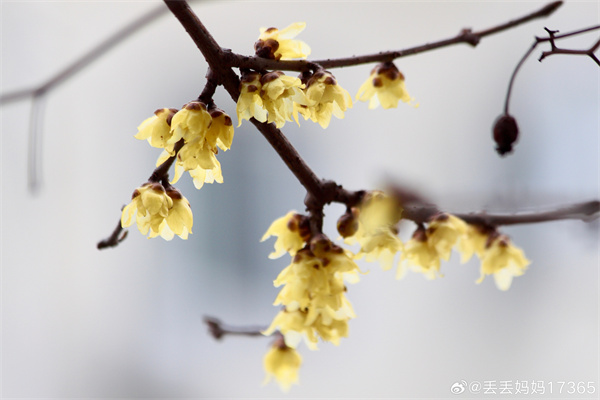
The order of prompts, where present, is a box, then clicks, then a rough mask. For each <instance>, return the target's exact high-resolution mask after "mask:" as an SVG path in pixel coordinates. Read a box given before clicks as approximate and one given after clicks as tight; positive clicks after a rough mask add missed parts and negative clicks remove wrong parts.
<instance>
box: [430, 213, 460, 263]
mask: <svg viewBox="0 0 600 400" xmlns="http://www.w3.org/2000/svg"><path fill="white" fill-rule="evenodd" d="M466 234H467V224H466V223H465V222H464V221H463V220H462V219H460V218H457V217H455V216H454V215H450V214H446V213H440V214H438V215H436V216H434V217H433V218H432V221H431V223H430V224H429V226H428V228H427V241H428V242H429V245H430V246H431V247H433V248H434V249H435V250H436V252H437V253H438V254H439V256H440V258H442V259H444V260H446V261H448V260H449V259H450V253H451V252H452V248H453V247H454V246H455V245H456V244H457V242H458V240H459V239H460V238H461V237H462V236H464V235H466Z"/></svg>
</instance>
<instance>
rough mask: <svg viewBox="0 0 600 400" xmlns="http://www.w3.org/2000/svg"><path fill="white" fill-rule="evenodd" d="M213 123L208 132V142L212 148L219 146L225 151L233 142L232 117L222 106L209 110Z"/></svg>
mask: <svg viewBox="0 0 600 400" xmlns="http://www.w3.org/2000/svg"><path fill="white" fill-rule="evenodd" d="M209 114H210V118H211V123H210V126H209V127H208V131H207V132H206V142H207V144H208V146H209V147H210V148H211V149H216V148H217V147H218V148H220V149H221V150H223V151H227V150H229V149H230V148H231V144H232V143H233V133H234V132H233V123H232V122H231V118H230V117H229V115H227V114H226V113H225V112H224V111H223V110H221V109H220V108H216V107H215V108H211V109H210V110H209Z"/></svg>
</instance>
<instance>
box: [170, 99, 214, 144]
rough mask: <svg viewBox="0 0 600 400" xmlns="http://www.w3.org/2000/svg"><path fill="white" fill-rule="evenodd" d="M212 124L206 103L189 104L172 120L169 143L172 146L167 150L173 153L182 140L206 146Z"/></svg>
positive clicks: (194, 102) (192, 102)
mask: <svg viewBox="0 0 600 400" xmlns="http://www.w3.org/2000/svg"><path fill="white" fill-rule="evenodd" d="M211 122H212V118H211V116H210V114H209V113H208V111H206V105H205V104H204V103H202V102H199V101H191V102H189V103H187V104H186V105H185V106H184V107H183V109H181V110H179V111H178V112H177V113H176V114H175V115H174V116H173V119H172V120H171V138H170V139H169V140H168V141H167V144H168V145H170V146H169V148H167V147H165V149H166V150H168V151H170V152H172V150H173V145H174V144H175V143H177V142H178V141H179V139H182V138H183V139H184V140H185V142H190V141H192V140H196V139H197V140H199V141H200V142H201V143H202V144H204V139H205V137H206V133H207V131H208V127H209V126H210V124H211Z"/></svg>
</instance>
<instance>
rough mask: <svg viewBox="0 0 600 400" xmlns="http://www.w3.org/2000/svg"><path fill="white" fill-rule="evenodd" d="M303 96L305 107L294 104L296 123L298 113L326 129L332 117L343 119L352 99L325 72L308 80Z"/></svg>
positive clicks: (317, 73)
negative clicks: (304, 95) (304, 97)
mask: <svg viewBox="0 0 600 400" xmlns="http://www.w3.org/2000/svg"><path fill="white" fill-rule="evenodd" d="M305 94H306V105H303V104H300V103H296V104H294V114H295V116H294V117H295V118H296V121H297V120H298V113H300V114H301V115H302V116H303V117H304V119H305V120H308V119H311V120H312V121H313V122H318V123H319V125H321V127H322V128H327V127H328V126H329V122H330V121H331V116H332V115H335V116H336V117H337V118H339V119H343V118H344V112H345V111H346V110H347V109H348V108H352V97H351V96H350V94H349V93H348V91H347V90H346V89H344V88H342V87H341V86H340V85H338V83H337V81H336V80H335V77H334V76H333V75H332V74H331V73H330V72H327V71H322V70H321V71H317V72H315V73H314V75H313V76H312V77H310V78H309V79H308V82H307V84H306V90H305Z"/></svg>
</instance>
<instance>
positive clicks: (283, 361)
mask: <svg viewBox="0 0 600 400" xmlns="http://www.w3.org/2000/svg"><path fill="white" fill-rule="evenodd" d="M301 364H302V357H301V356H300V354H299V353H298V352H297V351H296V350H295V349H293V348H291V347H287V346H286V345H285V344H281V345H280V344H278V343H276V344H275V345H274V346H271V348H270V349H269V351H268V352H267V354H266V355H265V357H264V359H263V365H264V368H265V372H266V373H267V376H266V377H265V381H264V383H263V384H267V383H268V382H269V381H270V380H271V378H275V380H276V381H277V383H278V384H279V387H281V390H283V391H285V392H287V391H288V390H290V386H291V385H292V384H293V383H298V370H299V369H300V365H301Z"/></svg>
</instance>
